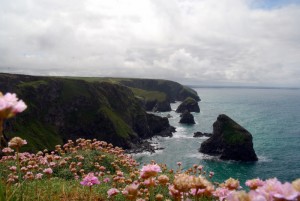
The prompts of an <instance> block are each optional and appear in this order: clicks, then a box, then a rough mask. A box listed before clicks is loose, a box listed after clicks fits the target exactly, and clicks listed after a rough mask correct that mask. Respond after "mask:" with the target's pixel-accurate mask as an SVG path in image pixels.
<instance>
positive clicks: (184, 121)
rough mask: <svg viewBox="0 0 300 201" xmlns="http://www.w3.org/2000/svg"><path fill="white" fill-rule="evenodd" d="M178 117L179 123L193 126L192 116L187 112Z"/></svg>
mask: <svg viewBox="0 0 300 201" xmlns="http://www.w3.org/2000/svg"><path fill="white" fill-rule="evenodd" d="M180 116H181V119H180V121H179V123H182V124H195V120H194V116H193V115H192V114H191V113H190V112H189V111H185V112H184V113H182V114H181V115H180Z"/></svg>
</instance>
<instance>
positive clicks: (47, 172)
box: [43, 168, 53, 175]
mask: <svg viewBox="0 0 300 201" xmlns="http://www.w3.org/2000/svg"><path fill="white" fill-rule="evenodd" d="M43 172H44V173H45V174H48V175H50V174H52V173H53V170H52V169H51V168H46V169H44V170H43Z"/></svg>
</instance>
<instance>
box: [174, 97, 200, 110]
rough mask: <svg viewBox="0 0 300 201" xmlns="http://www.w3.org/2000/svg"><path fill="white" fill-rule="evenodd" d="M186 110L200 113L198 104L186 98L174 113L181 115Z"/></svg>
mask: <svg viewBox="0 0 300 201" xmlns="http://www.w3.org/2000/svg"><path fill="white" fill-rule="evenodd" d="M186 110H187V111H189V112H200V107H199V105H198V102H197V101H196V100H195V99H193V98H191V97H188V98H186V99H185V100H184V101H183V102H182V103H181V104H180V105H179V106H178V108H177V109H176V112H178V113H183V112H184V111H186Z"/></svg>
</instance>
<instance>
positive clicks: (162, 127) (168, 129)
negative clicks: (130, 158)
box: [147, 114, 175, 138]
mask: <svg viewBox="0 0 300 201" xmlns="http://www.w3.org/2000/svg"><path fill="white" fill-rule="evenodd" d="M147 120H148V122H147V123H148V126H149V128H150V131H151V132H152V133H153V135H152V136H154V135H158V136H162V137H172V136H173V134H172V133H173V132H175V128H174V127H173V126H170V124H169V120H168V118H167V117H159V116H156V115H153V114H147ZM152 136H149V135H148V136H147V138H149V137H152Z"/></svg>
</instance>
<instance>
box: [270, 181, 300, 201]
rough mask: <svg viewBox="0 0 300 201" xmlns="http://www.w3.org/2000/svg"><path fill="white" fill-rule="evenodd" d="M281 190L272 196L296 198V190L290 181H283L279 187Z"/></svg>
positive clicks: (288, 198)
mask: <svg viewBox="0 0 300 201" xmlns="http://www.w3.org/2000/svg"><path fill="white" fill-rule="evenodd" d="M280 190H281V192H277V193H275V194H274V195H273V196H274V197H275V198H277V199H280V200H296V198H297V197H298V192H297V191H296V190H295V189H294V188H293V186H292V184H291V183H288V182H286V183H284V184H282V185H281V187H280Z"/></svg>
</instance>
